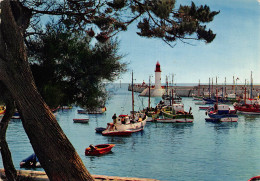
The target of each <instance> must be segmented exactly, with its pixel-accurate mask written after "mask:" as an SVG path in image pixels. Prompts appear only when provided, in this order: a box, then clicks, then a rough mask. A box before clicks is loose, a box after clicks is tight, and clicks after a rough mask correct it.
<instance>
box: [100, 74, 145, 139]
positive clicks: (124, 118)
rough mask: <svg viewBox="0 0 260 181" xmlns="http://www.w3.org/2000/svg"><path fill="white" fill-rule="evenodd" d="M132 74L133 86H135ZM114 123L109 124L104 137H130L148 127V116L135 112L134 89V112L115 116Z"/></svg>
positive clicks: (103, 133)
mask: <svg viewBox="0 0 260 181" xmlns="http://www.w3.org/2000/svg"><path fill="white" fill-rule="evenodd" d="M133 85H134V84H133V72H132V86H133ZM112 118H113V123H107V128H106V129H105V130H104V131H103V132H102V135H103V136H128V135H131V134H132V133H135V132H139V131H142V130H143V129H144V127H145V125H146V120H147V116H146V115H145V113H142V112H135V111H134V91H133V87H132V111H131V113H130V115H128V114H121V115H119V116H118V117H117V116H116V115H114V116H113V117H112Z"/></svg>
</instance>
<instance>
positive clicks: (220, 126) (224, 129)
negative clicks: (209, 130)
mask: <svg viewBox="0 0 260 181" xmlns="http://www.w3.org/2000/svg"><path fill="white" fill-rule="evenodd" d="M206 124H207V125H209V126H210V127H213V128H214V130H215V131H216V132H217V133H218V134H222V133H224V134H229V131H230V130H231V129H236V128H237V126H238V122H220V123H214V122H206Z"/></svg>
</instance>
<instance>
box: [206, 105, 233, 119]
mask: <svg viewBox="0 0 260 181" xmlns="http://www.w3.org/2000/svg"><path fill="white" fill-rule="evenodd" d="M206 115H208V116H209V118H205V120H206V121H208V122H237V121H238V116H237V114H236V111H235V110H231V109H230V107H229V106H228V105H218V104H215V105H214V107H211V108H209V109H208V110H207V111H206Z"/></svg>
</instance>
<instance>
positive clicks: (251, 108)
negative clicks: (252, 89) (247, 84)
mask: <svg viewBox="0 0 260 181" xmlns="http://www.w3.org/2000/svg"><path fill="white" fill-rule="evenodd" d="M233 106H234V108H235V109H236V110H237V111H238V112H239V113H241V114H260V101H259V100H258V99H247V100H245V101H241V102H239V103H237V102H235V103H234V104H233Z"/></svg>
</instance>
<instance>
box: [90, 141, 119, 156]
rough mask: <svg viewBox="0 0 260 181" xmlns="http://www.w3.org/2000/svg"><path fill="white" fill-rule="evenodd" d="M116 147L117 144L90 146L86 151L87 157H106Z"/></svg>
mask: <svg viewBox="0 0 260 181" xmlns="http://www.w3.org/2000/svg"><path fill="white" fill-rule="evenodd" d="M114 146H115V144H100V145H96V146H94V145H89V147H88V148H86V149H85V155H87V156H99V155H104V154H107V153H109V152H111V149H112V148H113V147H114Z"/></svg>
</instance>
